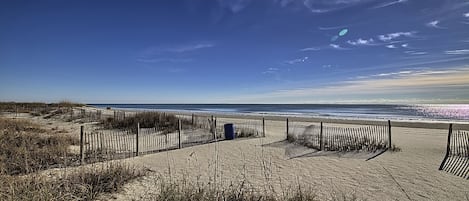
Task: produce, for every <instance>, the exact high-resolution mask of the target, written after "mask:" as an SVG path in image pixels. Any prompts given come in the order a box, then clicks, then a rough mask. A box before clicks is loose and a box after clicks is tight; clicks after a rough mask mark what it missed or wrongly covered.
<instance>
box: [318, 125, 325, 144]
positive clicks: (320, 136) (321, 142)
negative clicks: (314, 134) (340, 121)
mask: <svg viewBox="0 0 469 201" xmlns="http://www.w3.org/2000/svg"><path fill="white" fill-rule="evenodd" d="M322 135H323V131H322V122H321V125H320V131H319V151H322V150H323V149H324V140H323V137H322Z"/></svg>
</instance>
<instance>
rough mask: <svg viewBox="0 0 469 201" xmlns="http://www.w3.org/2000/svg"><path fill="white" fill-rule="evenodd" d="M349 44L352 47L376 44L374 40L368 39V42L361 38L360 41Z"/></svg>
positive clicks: (350, 41)
mask: <svg viewBox="0 0 469 201" xmlns="http://www.w3.org/2000/svg"><path fill="white" fill-rule="evenodd" d="M347 43H348V44H350V45H354V46H358V45H373V44H374V40H373V38H370V39H368V40H367V39H361V38H359V39H357V40H354V41H352V40H348V41H347Z"/></svg>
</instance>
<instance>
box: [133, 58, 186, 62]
mask: <svg viewBox="0 0 469 201" xmlns="http://www.w3.org/2000/svg"><path fill="white" fill-rule="evenodd" d="M137 61H138V62H143V63H163V62H167V63H187V62H192V61H194V60H193V59H187V58H152V59H151V58H138V59H137Z"/></svg>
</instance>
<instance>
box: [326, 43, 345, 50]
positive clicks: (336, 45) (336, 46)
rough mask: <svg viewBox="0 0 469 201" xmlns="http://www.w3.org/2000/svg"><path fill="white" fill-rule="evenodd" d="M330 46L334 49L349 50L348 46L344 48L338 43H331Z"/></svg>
mask: <svg viewBox="0 0 469 201" xmlns="http://www.w3.org/2000/svg"><path fill="white" fill-rule="evenodd" d="M329 47H331V48H332V49H336V50H348V49H347V48H344V47H342V46H340V45H338V44H329Z"/></svg>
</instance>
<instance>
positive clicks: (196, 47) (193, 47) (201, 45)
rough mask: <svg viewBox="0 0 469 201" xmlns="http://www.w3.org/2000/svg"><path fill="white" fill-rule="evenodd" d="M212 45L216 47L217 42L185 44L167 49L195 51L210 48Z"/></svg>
mask: <svg viewBox="0 0 469 201" xmlns="http://www.w3.org/2000/svg"><path fill="white" fill-rule="evenodd" d="M210 47H215V44H213V43H197V44H193V45H185V46H179V47H174V48H169V49H167V51H169V52H178V53H182V52H190V51H195V50H199V49H204V48H210Z"/></svg>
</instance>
